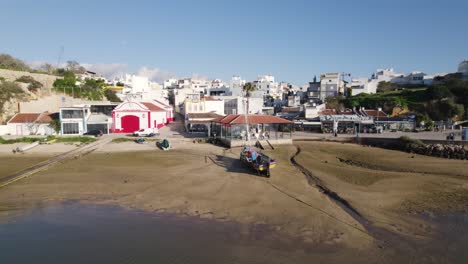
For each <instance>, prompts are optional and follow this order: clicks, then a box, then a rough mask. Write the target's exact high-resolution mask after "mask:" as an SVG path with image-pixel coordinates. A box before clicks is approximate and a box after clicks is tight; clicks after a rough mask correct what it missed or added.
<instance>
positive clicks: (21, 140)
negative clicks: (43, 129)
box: [0, 137, 42, 144]
mask: <svg viewBox="0 0 468 264" xmlns="http://www.w3.org/2000/svg"><path fill="white" fill-rule="evenodd" d="M41 139H42V138H31V137H22V138H15V139H4V138H2V137H0V144H15V143H33V142H36V141H40V140H41Z"/></svg>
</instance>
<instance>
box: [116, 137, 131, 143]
mask: <svg viewBox="0 0 468 264" xmlns="http://www.w3.org/2000/svg"><path fill="white" fill-rule="evenodd" d="M134 140H135V139H134V138H114V139H112V143H124V142H133V141H134Z"/></svg>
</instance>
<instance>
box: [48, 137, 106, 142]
mask: <svg viewBox="0 0 468 264" xmlns="http://www.w3.org/2000/svg"><path fill="white" fill-rule="evenodd" d="M54 139H55V140H56V142H60V143H92V142H95V141H96V140H97V139H96V138H93V137H56V136H47V138H46V140H47V141H50V140H54Z"/></svg>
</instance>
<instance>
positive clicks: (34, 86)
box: [16, 75, 43, 92]
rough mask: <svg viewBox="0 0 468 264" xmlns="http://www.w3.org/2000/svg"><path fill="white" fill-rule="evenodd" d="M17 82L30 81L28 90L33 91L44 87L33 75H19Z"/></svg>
mask: <svg viewBox="0 0 468 264" xmlns="http://www.w3.org/2000/svg"><path fill="white" fill-rule="evenodd" d="M16 81H17V82H22V83H29V86H28V90H29V91H31V92H35V91H37V90H38V89H40V88H42V86H43V85H42V83H40V82H38V81H36V80H34V78H33V77H31V76H26V75H23V76H21V77H19V78H18V79H16Z"/></svg>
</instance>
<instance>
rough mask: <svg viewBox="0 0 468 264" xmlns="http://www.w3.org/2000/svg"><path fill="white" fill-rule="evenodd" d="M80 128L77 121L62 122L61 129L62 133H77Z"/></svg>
mask: <svg viewBox="0 0 468 264" xmlns="http://www.w3.org/2000/svg"><path fill="white" fill-rule="evenodd" d="M79 132H80V129H79V125H78V123H63V131H62V133H63V134H64V135H70V134H79Z"/></svg>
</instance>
